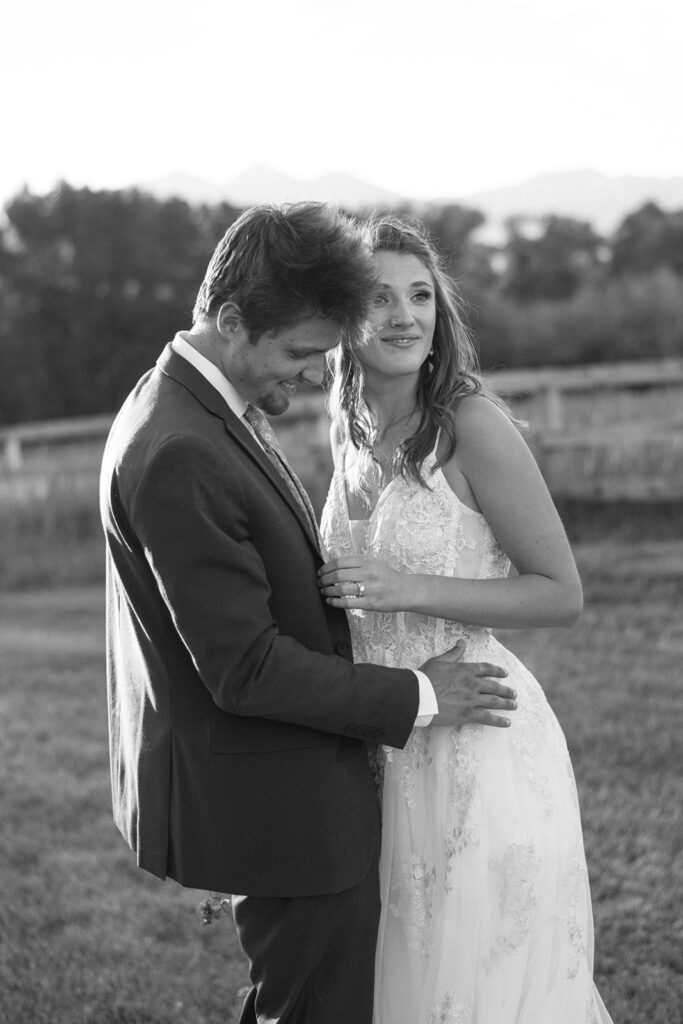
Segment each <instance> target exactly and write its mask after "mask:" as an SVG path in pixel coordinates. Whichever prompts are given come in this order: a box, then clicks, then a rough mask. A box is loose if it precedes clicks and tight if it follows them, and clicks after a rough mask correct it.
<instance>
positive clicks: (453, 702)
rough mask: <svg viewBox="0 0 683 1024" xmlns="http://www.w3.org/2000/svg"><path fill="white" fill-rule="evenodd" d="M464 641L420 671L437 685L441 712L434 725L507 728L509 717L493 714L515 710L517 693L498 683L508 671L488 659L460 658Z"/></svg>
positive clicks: (433, 684)
mask: <svg viewBox="0 0 683 1024" xmlns="http://www.w3.org/2000/svg"><path fill="white" fill-rule="evenodd" d="M464 646H465V645H464V643H463V642H462V640H459V641H458V643H457V644H456V645H455V647H452V648H451V650H450V651H446V653H445V654H441V655H439V657H438V658H430V659H429V661H427V662H425V664H424V665H421V666H420V670H421V671H422V672H424V673H425V674H426V675H427V676H428V678H429V681H430V683H431V684H432V686H433V688H434V693H435V695H436V699H437V702H438V705H439V713H438V715H435V716H434V718H433V719H432V725H450V726H455V727H456V728H459V727H460V726H461V725H472V724H479V725H493V726H497V727H498V728H506V727H507V726H508V725H510V719H509V718H505V717H503V716H501V715H497V714H494V712H495V711H514V710H515V708H516V707H517V701H516V699H515V698H516V696H517V694H516V693H515V691H514V690H513V689H511V688H510V687H509V686H505V685H504V684H503V683H499V682H497V681H496V680H497V679H504V678H505V676H506V675H507V671H506V670H505V669H504V668H501V667H500V666H499V665H490V664H489V663H488V662H486V661H479V662H470V661H461V660H460V659H461V658H462V654H463V650H464Z"/></svg>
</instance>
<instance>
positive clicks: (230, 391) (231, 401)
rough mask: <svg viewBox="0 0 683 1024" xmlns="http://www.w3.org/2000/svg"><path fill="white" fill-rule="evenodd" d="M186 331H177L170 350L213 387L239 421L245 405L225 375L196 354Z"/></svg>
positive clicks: (203, 357)
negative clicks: (184, 360) (192, 367)
mask: <svg viewBox="0 0 683 1024" xmlns="http://www.w3.org/2000/svg"><path fill="white" fill-rule="evenodd" d="M187 336H188V335H187V331H178V333H177V334H176V336H175V338H174V339H173V341H172V342H171V348H172V349H173V351H174V352H176V353H177V354H178V355H179V356H182V357H183V359H186V360H187V361H188V363H191V364H192V366H194V368H195V370H197V371H198V372H199V373H201V375H202V377H205V378H206V380H208V382H209V384H212V385H213V387H215V389H216V391H218V393H219V394H220V395H221V397H222V398H224V399H225V401H226V402H227V404H228V406H229V407H230V409H231V410H232V411H233V412H234V414H235V416H237V417H238V418H239V419H241V418H242V417H243V416H244V413H245V412H246V410H247V403H246V402H245V400H244V399H243V398H242V396H241V395H240V394H239V393H238V392H237V391H236V390H235V388H234V387H233V385H232V384H231V383H230V381H229V380H228V378H227V377H226V376H225V374H224V373H223V372H222V371H221V370H219V369H218V367H217V366H216V365H215V363H212V362H211V360H210V359H207V358H206V356H203V355H202V354H201V352H198V351H197V349H196V348H194V346H193V345H191V344H190V342H189V341H188V340H187Z"/></svg>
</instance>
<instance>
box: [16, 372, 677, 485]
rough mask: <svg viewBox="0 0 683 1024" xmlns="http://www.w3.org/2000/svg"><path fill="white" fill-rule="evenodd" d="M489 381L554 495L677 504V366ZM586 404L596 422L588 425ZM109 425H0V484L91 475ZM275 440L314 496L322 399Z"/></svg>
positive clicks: (102, 421)
mask: <svg viewBox="0 0 683 1024" xmlns="http://www.w3.org/2000/svg"><path fill="white" fill-rule="evenodd" d="M486 379H487V380H488V381H489V382H490V383H491V384H492V385H493V387H495V389H496V390H497V391H498V392H499V394H501V395H502V396H503V397H505V398H506V400H508V401H509V402H510V404H511V406H512V407H513V409H514V410H515V411H516V412H519V414H520V415H522V416H524V417H525V418H526V419H527V420H528V421H529V425H530V440H531V444H532V447H533V449H534V452H535V454H536V457H537V458H538V461H539V464H540V466H541V469H542V471H543V473H544V475H545V477H546V480H547V482H548V485H549V487H550V490H551V492H552V493H553V494H554V495H555V496H556V497H572V498H580V499H592V500H598V501H614V500H619V499H624V500H633V501H664V500H676V501H680V500H683V359H667V360H660V361H657V362H637V363H617V364H598V365H592V366H579V367H546V368H543V369H539V370H502V371H495V372H491V373H488V374H486ZM617 393H619V394H620V397H621V399H622V400H626V401H627V403H630V404H628V408H627V409H626V411H624V409H623V408H622V409H621V410H620V409H616V412H613V418H612V421H611V422H609V421H608V420H605V421H604V422H601V421H600V415H602V412H601V410H602V411H604V410H603V409H602V407H603V406H604V407H605V408H606V407H607V406H608V405H609V404H610V403H612V405H613V406H615V407H616V405H618V402H617V400H616V396H617ZM642 395H647V396H654V400H653V399H652V398H651V397H650V398H648V401H649V405H648V415H647V416H643V413H642V405H641V406H637V407H636V406H635V405H634V404H633V403H635V402H636V399H637V396H642ZM665 395H667V396H668V399H667V403H668V404H667V403H665V402H664V396H665ZM660 399H661V401H660ZM581 401H583V403H584V410H583V414H582V415H583V421H582V420H581V416H579V415H578V413H577V405H578V403H580V402H581ZM658 403H659V404H658ZM622 404H623V403H622ZM586 405H587V406H588V407H589V408H590V409H591V417H595V422H591V423H589V424H588V426H587V425H586V422H585V408H586ZM660 406H661V408H660ZM665 406H666V407H665ZM653 409H654V412H653ZM598 413H600V415H598ZM112 421H113V415H101V416H90V417H81V418H74V419H67V420H51V421H50V420H48V421H43V422H37V423H19V424H15V425H10V426H4V427H0V480H2V481H3V482H4V484H5V485H8V484H9V483H10V482H11V478H13V477H14V478H15V479H16V478H18V477H23V478H24V480H25V481H26V478H27V477H29V476H31V475H33V474H34V473H35V472H36V465H37V463H38V462H40V463H41V464H42V465H41V472H43V473H45V472H46V471H47V470H46V464H48V463H54V471H55V472H67V470H68V466H69V459H68V458H67V456H66V453H67V452H68V451H71V452H78V453H79V454H78V457H77V458H75V457H74V458H72V459H71V463H72V464H73V463H74V462H77V463H78V472H80V473H81V474H82V473H83V471H84V470H85V471H87V469H88V467H91V468H93V469H94V467H95V466H96V465H97V464H98V463H99V460H100V457H101V450H102V445H103V443H104V439H105V438H106V435H107V433H108V431H109V428H110V427H111V424H112ZM278 433H282V435H283V446H284V447H285V450H286V451H287V454H288V455H290V457H291V458H292V461H293V462H294V464H295V469H297V470H298V471H300V472H301V475H302V477H303V478H304V482H306V483H308V484H310V485H311V486H312V487H313V489H314V490H316V489H317V487H318V486H319V485H318V482H317V480H316V479H314V473H313V471H315V474H317V475H320V473H322V474H323V475H324V473H325V460H326V458H327V456H326V441H325V398H324V396H323V395H322V394H320V393H315V394H305V395H301V396H297V397H296V398H295V400H294V401H293V402H292V405H291V407H290V410H289V412H288V413H286V414H285V415H284V416H282V417H279V418H278ZM288 439H289V444H288V443H287V441H288ZM309 449H311V452H309ZM39 455H42V458H40V459H39V458H38V456H39ZM311 467H312V468H311ZM72 468H73V466H72ZM307 468H308V472H307ZM325 485H326V481H325ZM2 489H3V490H4V488H2Z"/></svg>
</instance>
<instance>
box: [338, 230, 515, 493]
mask: <svg viewBox="0 0 683 1024" xmlns="http://www.w3.org/2000/svg"><path fill="white" fill-rule="evenodd" d="M366 226H367V228H368V231H369V237H370V245H371V248H372V251H373V253H376V252H397V253H405V254H406V255H410V256H416V257H417V258H418V259H419V260H420V261H421V262H422V263H423V264H424V266H425V267H426V268H427V270H429V271H430V273H431V275H432V278H433V280H434V298H435V305H436V323H435V327H434V338H433V344H432V351H431V353H430V355H429V357H428V358H427V359H426V360H425V362H424V363H423V364H422V367H421V368H420V373H419V377H418V381H417V394H416V400H415V407H416V409H417V410H418V411H419V414H420V419H419V422H418V426H417V429H416V430H415V432H414V433H413V434H411V436H410V437H407V438H406V439H405V440H404V441H403V442H402V443H401V444H400V445H399V447H398V448H397V450H396V452H395V453H394V458H393V463H392V467H391V470H392V475H398V474H399V473H400V474H401V475H402V476H403V477H405V478H412V479H413V480H415V481H417V482H418V483H420V484H421V485H422V486H424V487H428V486H429V485H428V484H427V482H426V481H425V479H424V477H423V475H422V463H423V462H424V460H425V459H426V458H427V456H428V455H430V454H431V452H433V451H434V447H435V445H436V442H437V438H438V437H439V433H440V432H441V435H442V436H443V437H445V438H446V444H445V446H444V448H443V451H442V454H441V456H440V457H439V459H438V462H437V465H438V466H443V465H444V464H445V463H446V462H448V460H449V459H451V458H452V457H453V454H454V452H455V448H456V443H457V438H456V431H455V411H456V408H457V403H458V402H459V400H460V399H462V398H464V397H465V396H466V395H476V394H481V395H485V396H486V397H487V398H489V399H490V400H491V401H492V402H494V403H495V404H496V405H498V406H500V407H501V408H503V409H505V411H506V412H508V410H507V407H506V406H505V404H504V403H503V402H502V401H501V400H500V399H499V398H498V397H497V395H495V394H494V393H493V392H492V391H491V390H490V389H489V388H488V387H487V386H486V385H485V384H484V383H483V381H482V379H481V377H480V374H479V360H478V357H477V352H476V349H475V347H474V343H473V341H472V337H471V335H470V332H469V330H468V329H467V327H466V325H465V323H464V319H463V315H462V312H461V309H462V306H461V302H460V299H459V297H458V296H457V294H456V291H455V288H454V285H453V282H452V281H451V279H450V277H449V276H448V274H447V273H446V271H445V270H444V267H443V263H442V260H441V256H440V254H439V252H438V250H437V249H436V246H435V245H434V244H433V242H432V241H431V239H430V237H429V235H428V234H427V231H426V229H425V227H424V225H423V224H422V223H421V222H420V221H418V220H416V219H414V218H412V217H406V216H398V215H395V214H392V215H388V216H381V217H372V218H371V219H370V220H369V221H368V222H367V225H366ZM361 344H362V342H361ZM329 368H330V371H331V374H332V380H331V386H330V394H329V400H328V408H329V413H330V418H331V420H332V423H333V424H334V426H335V428H336V430H337V433H338V436H339V438H340V440H341V441H342V442H343V441H346V440H350V441H351V443H352V444H353V445H354V447H355V448H356V449H357V450H358V452H359V458H358V462H357V471H356V473H354V477H355V479H354V480H352V481H350V483H351V486H352V487H353V489H354V490H356V491H357V492H359V493H360V494H361V495H362V496H365V497H366V498H368V497H369V495H370V492H371V490H372V489H373V488H372V485H373V483H375V484H376V482H377V481H378V479H379V480H380V481H381V477H382V469H381V466H380V464H379V462H378V460H377V459H376V458H375V457H374V455H373V446H374V445H375V443H376V442H377V440H378V426H377V419H376V416H375V414H374V412H373V410H372V408H371V406H370V405H369V404H368V402H367V401H366V398H365V381H364V374H363V367H362V366H361V364H360V361H359V360H358V357H357V355H356V351H355V346H354V345H353V344H350V343H344V342H342V344H341V345H339V346H338V347H337V349H336V350H334V352H333V353H331V355H330V357H329ZM508 415H509V412H508Z"/></svg>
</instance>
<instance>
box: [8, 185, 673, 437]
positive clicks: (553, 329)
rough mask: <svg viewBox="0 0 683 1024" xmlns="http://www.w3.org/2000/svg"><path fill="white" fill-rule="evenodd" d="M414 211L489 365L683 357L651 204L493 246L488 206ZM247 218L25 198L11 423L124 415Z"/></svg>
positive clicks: (168, 206) (667, 217)
mask: <svg viewBox="0 0 683 1024" xmlns="http://www.w3.org/2000/svg"><path fill="white" fill-rule="evenodd" d="M403 212H407V213H413V212H415V211H413V210H411V209H409V208H406V209H405V210H404V211H403ZM417 212H418V214H419V216H420V218H421V219H422V220H423V221H424V222H425V223H426V225H427V227H428V229H429V230H430V232H431V234H432V235H433V236H434V238H435V240H436V241H437V244H438V245H439V247H440V249H441V251H442V253H443V254H444V257H445V259H446V262H447V266H448V270H449V272H450V274H451V275H452V277H453V278H454V280H455V281H456V285H457V288H458V291H459V292H460V294H461V296H462V299H463V304H464V309H465V312H466V317H467V320H468V323H469V325H470V327H471V329H472V331H473V334H474V336H475V338H476V341H477V343H478V347H479V350H480V354H481V361H482V366H483V367H484V369H487V368H491V367H494V366H504V367H519V366H539V365H549V364H565V365H566V364H572V363H579V362H603V361H614V360H623V359H652V358H658V357H665V356H676V355H678V356H680V355H683V211H678V212H665V211H664V210H662V209H660V208H659V207H658V206H657V205H656V204H655V203H647V204H645V205H644V206H642V207H641V208H640V209H638V210H636V211H634V212H633V213H631V214H630V215H628V216H627V217H625V218H624V220H623V221H622V223H621V224H620V225H619V226H618V228H617V229H616V231H615V232H614V234H613V235H612V236H611V237H609V238H605V237H602V236H600V235H599V234H598V233H597V232H596V231H594V229H593V227H592V226H591V225H590V224H589V223H586V222H583V221H579V220H575V219H573V218H570V217H560V216H555V215H548V216H545V217H542V218H534V219H531V218H522V217H514V218H511V219H510V220H508V222H507V224H506V227H505V238H504V239H503V240H502V241H501V242H500V244H497V245H493V244H489V243H484V242H482V241H481V240H478V234H477V229H478V228H480V227H481V226H482V225H483V224H484V216H483V214H482V213H481V212H480V211H478V210H473V209H469V208H466V207H463V206H459V205H456V204H449V205H432V206H427V207H425V208H421V209H420V210H419V211H417ZM239 213H240V210H239V209H237V208H236V207H233V206H230V205H229V204H227V203H222V204H219V205H216V206H208V205H200V206H191V205H189V204H188V203H187V202H185V201H183V200H181V199H168V200H163V201H162V200H159V199H156V198H154V197H152V196H150V195H148V194H145V193H143V192H140V191H137V190H126V191H92V190H90V189H87V188H81V189H76V188H72V187H70V186H69V185H68V184H66V183H63V184H61V185H60V186H59V187H58V188H57V189H55V190H54V191H53V192H51V193H49V194H47V195H36V194H33V193H31V192H30V191H29V190H27V189H25V190H23V191H21V192H20V193H19V194H17V195H16V196H14V197H13V198H12V199H11V200H10V201H9V202H8V203H7V204H6V206H5V211H4V221H3V222H2V223H0V356H1V359H2V372H1V373H0V422H3V423H12V422H18V421H24V420H32V419H48V418H52V417H64V416H82V415H89V414H95V413H100V412H110V411H112V410H115V409H116V408H117V407H118V406H119V405H120V403H121V401H122V399H123V398H124V396H125V395H126V394H127V392H128V391H129V390H130V388H131V386H132V385H133V384H134V383H135V381H136V380H137V379H138V378H139V377H140V376H141V374H142V373H144V371H145V370H147V369H148V368H149V367H150V366H151V365H152V364H153V362H154V360H155V359H156V357H157V356H158V354H159V352H160V351H161V348H162V347H163V345H164V344H165V342H166V341H168V340H169V339H170V338H171V337H172V336H173V334H174V333H175V332H176V331H177V330H179V329H182V328H184V327H187V326H189V324H190V314H191V310H192V306H193V304H194V299H195V296H196V293H197V289H198V287H199V284H200V283H201V279H202V276H203V273H204V270H205V267H206V264H207V261H208V259H209V256H210V254H211V252H212V251H213V249H214V247H215V245H216V243H217V242H218V240H219V239H220V237H221V236H222V234H223V233H224V231H225V230H226V228H227V227H228V226H229V225H230V224H231V223H232V222H233V221H234V220H235V218H236V217H237V216H238V215H239Z"/></svg>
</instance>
